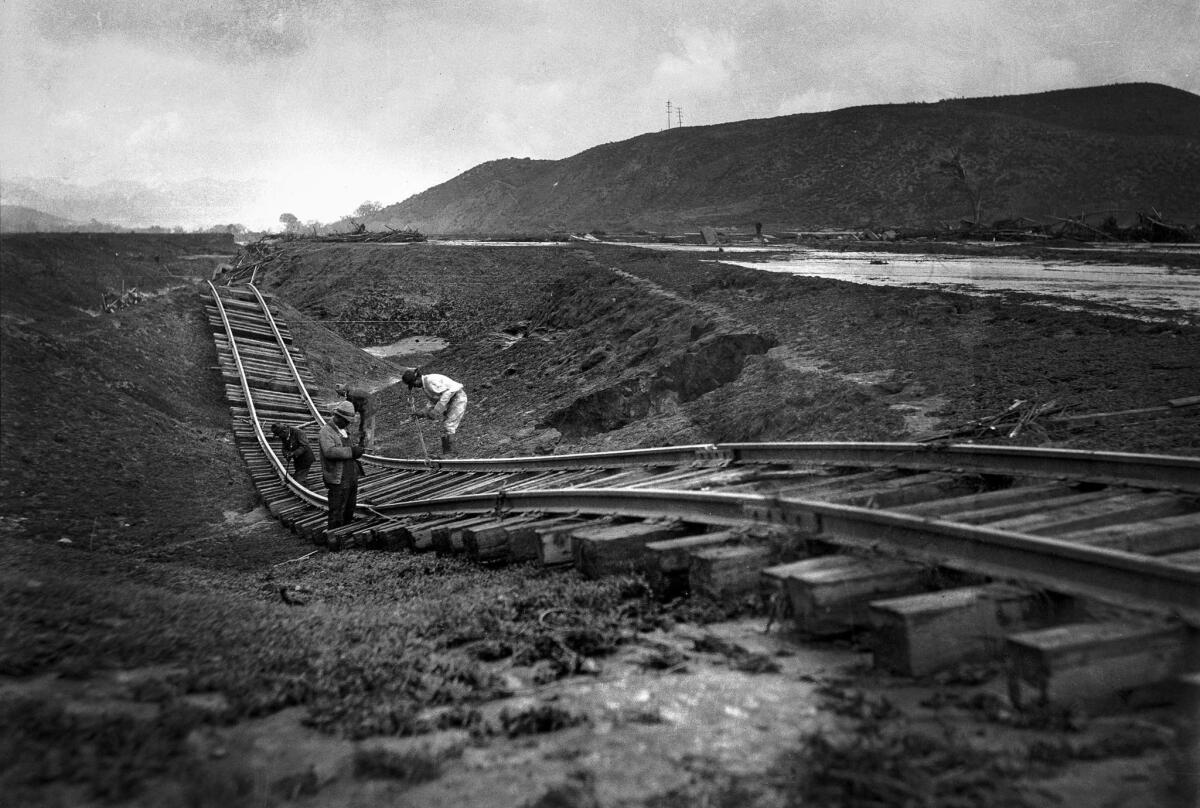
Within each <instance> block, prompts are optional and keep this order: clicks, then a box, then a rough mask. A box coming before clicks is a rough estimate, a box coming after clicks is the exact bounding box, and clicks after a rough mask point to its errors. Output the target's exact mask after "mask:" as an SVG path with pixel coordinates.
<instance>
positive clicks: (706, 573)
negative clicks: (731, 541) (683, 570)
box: [688, 544, 771, 598]
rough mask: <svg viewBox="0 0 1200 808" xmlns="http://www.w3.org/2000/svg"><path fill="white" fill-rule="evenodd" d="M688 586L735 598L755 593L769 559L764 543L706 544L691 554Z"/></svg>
mask: <svg viewBox="0 0 1200 808" xmlns="http://www.w3.org/2000/svg"><path fill="white" fill-rule="evenodd" d="M691 557H692V558H691V564H690V567H689V571H688V585H689V588H690V589H691V591H692V592H696V593H700V594H704V595H708V596H709V597H713V598H737V597H742V596H744V595H749V594H753V593H756V592H758V590H759V586H760V581H761V573H762V571H763V569H764V568H765V567H766V566H767V564H768V563H769V561H770V558H771V548H770V547H767V546H765V545H761V544H756V545H735V546H726V547H708V548H705V549H701V550H696V551H694V552H693V553H692V554H691Z"/></svg>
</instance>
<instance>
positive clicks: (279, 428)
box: [271, 424, 287, 435]
mask: <svg viewBox="0 0 1200 808" xmlns="http://www.w3.org/2000/svg"><path fill="white" fill-rule="evenodd" d="M285 432H287V430H286V429H285V428H284V426H283V424H271V434H272V435H282V434H284V433H285Z"/></svg>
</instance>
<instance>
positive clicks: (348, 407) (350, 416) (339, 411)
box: [333, 401, 354, 421]
mask: <svg viewBox="0 0 1200 808" xmlns="http://www.w3.org/2000/svg"><path fill="white" fill-rule="evenodd" d="M333 414H334V415H340V416H342V417H343V418H345V419H346V420H347V421H353V420H354V405H353V404H351V403H350V402H349V401H339V402H338V404H337V406H336V407H334V408H333Z"/></svg>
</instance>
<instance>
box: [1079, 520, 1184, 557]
mask: <svg viewBox="0 0 1200 808" xmlns="http://www.w3.org/2000/svg"><path fill="white" fill-rule="evenodd" d="M1059 538H1060V539H1063V540H1064V541H1073V542H1079V543H1081V544H1091V545H1093V546H1096V547H1111V548H1112V549H1114V550H1125V551H1126V552H1130V553H1140V554H1142V555H1162V554H1164V553H1178V552H1183V551H1185V550H1194V549H1197V548H1200V511H1197V512H1194V513H1185V514H1179V515H1177V516H1164V517H1161V518H1158V519H1149V520H1147V521H1144V522H1135V523H1132V524H1125V525H1109V526H1107V527H1097V528H1088V529H1085V530H1080V531H1073V532H1071V533H1064V534H1061V535H1060V536H1059Z"/></svg>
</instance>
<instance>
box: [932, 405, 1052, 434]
mask: <svg viewBox="0 0 1200 808" xmlns="http://www.w3.org/2000/svg"><path fill="white" fill-rule="evenodd" d="M1063 409H1064V408H1063V406H1062V405H1061V404H1059V403H1058V401H1057V400H1055V399H1050V400H1049V401H1045V402H1038V401H1036V400H1032V399H1017V400H1016V401H1014V402H1013V403H1012V404H1009V405H1008V407H1007V408H1006V409H1005V410H1004V411H1003V412H1000V413H997V414H996V415H990V416H988V417H986V418H976V419H975V420H973V421H967V422H966V423H965V424H961V425H960V426H956V427H954V428H952V429H950V430H948V431H946V432H939V433H938V434H936V435H930V436H928V437H925V438H922V442H928V441H935V440H946V439H948V438H964V437H965V438H971V439H980V438H991V439H995V438H1010V439H1011V438H1016V437H1018V436H1019V435H1020V434H1021V433H1022V432H1025V431H1027V430H1029V429H1031V428H1036V429H1039V430H1042V427H1041V425H1040V424H1038V422H1037V421H1038V419H1039V418H1042V417H1043V416H1047V415H1052V414H1054V413H1057V412H1061V411H1062V410H1063ZM1043 431H1044V430H1043Z"/></svg>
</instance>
